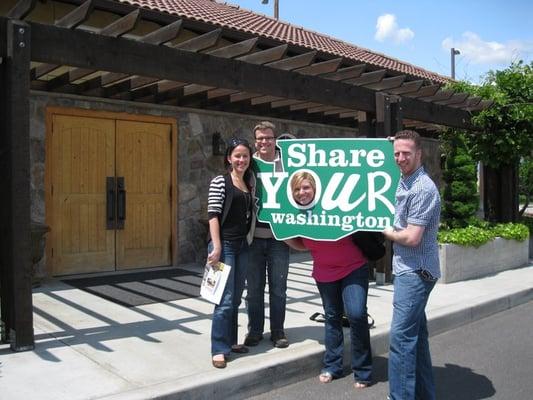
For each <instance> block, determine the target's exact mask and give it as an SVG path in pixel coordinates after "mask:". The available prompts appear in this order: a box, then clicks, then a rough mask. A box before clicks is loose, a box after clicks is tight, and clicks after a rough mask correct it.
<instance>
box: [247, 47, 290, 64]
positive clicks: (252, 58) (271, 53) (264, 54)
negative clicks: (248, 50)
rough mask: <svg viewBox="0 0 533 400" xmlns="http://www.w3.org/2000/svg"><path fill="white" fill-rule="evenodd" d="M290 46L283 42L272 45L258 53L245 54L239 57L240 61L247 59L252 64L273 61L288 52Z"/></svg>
mask: <svg viewBox="0 0 533 400" xmlns="http://www.w3.org/2000/svg"><path fill="white" fill-rule="evenodd" d="M288 47H289V46H288V45H286V44H282V45H281V46H277V47H272V48H271V49H267V50H262V51H258V52H256V53H252V54H247V55H245V56H242V57H239V58H237V60H239V61H246V62H247V63H250V64H259V65H262V64H266V63H269V62H272V61H276V60H279V59H281V58H282V57H283V56H284V55H285V53H286V52H287V48H288Z"/></svg>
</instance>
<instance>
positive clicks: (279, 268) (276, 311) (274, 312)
mask: <svg viewBox="0 0 533 400" xmlns="http://www.w3.org/2000/svg"><path fill="white" fill-rule="evenodd" d="M288 273H289V247H288V246H287V245H286V244H285V243H284V242H281V241H279V240H276V239H259V238H254V241H253V243H252V244H251V245H250V263H249V266H248V269H247V271H246V274H247V275H246V280H247V285H246V288H247V292H248V293H247V295H246V308H247V309H248V332H249V334H251V335H256V336H260V335H262V334H263V330H264V326H265V284H266V276H267V275H268V294H269V305H270V333H271V335H272V334H283V325H284V323H285V306H286V304H287V275H288Z"/></svg>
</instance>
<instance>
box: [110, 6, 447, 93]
mask: <svg viewBox="0 0 533 400" xmlns="http://www.w3.org/2000/svg"><path fill="white" fill-rule="evenodd" d="M116 1H118V2H120V3H128V4H130V5H134V6H138V7H143V8H148V9H152V10H157V11H161V12H166V13H169V14H174V15H177V16H179V17H182V18H185V19H190V20H196V21H201V22H205V23H209V24H213V25H216V26H219V27H224V28H228V29H233V30H236V31H241V32H245V33H249V34H252V35H256V36H261V37H265V38H271V39H274V40H279V41H280V42H283V43H289V44H293V45H297V46H301V47H304V48H308V49H313V50H319V51H322V52H324V53H328V54H331V55H334V56H338V57H339V56H340V57H344V58H346V59H350V60H354V61H357V62H362V63H366V64H369V65H374V66H377V67H381V68H386V69H388V70H391V71H396V72H399V73H403V74H408V75H411V76H414V77H417V78H422V79H427V80H430V81H432V82H434V83H446V82H448V81H449V80H450V79H449V78H448V77H445V76H442V75H439V74H437V73H434V72H431V71H428V70H425V69H423V68H420V67H417V66H415V65H413V64H409V63H407V62H404V61H400V60H398V59H395V58H392V57H389V56H387V55H384V54H380V53H377V52H374V51H371V50H368V49H365V48H362V47H358V46H355V45H353V44H350V43H346V42H344V41H342V40H339V39H336V38H333V37H330V36H327V35H323V34H321V33H317V32H313V31H310V30H307V29H305V28H302V27H300V26H296V25H292V24H289V23H287V22H283V21H278V20H275V19H273V18H271V17H269V16H266V15H262V14H258V13H254V12H252V11H250V10H247V9H243V8H240V7H239V6H236V5H233V4H230V3H227V2H220V1H217V0H116Z"/></svg>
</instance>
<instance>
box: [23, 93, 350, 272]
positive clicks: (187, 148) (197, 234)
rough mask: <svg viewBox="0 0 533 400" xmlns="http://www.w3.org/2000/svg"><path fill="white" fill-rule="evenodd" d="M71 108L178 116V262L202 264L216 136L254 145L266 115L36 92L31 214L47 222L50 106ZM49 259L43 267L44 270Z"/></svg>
mask: <svg viewBox="0 0 533 400" xmlns="http://www.w3.org/2000/svg"><path fill="white" fill-rule="evenodd" d="M47 107H70V108H78V109H87V110H97V111H109V112H117V113H129V114H139V115H151V116H161V117H171V118H175V119H176V121H177V126H178V157H177V158H178V165H177V167H176V168H177V177H178V221H177V226H178V234H177V243H176V249H177V264H178V265H179V264H186V263H194V262H201V261H202V260H203V259H204V258H205V252H206V241H205V238H206V236H207V225H206V219H207V215H206V209H207V191H208V187H209V182H210V181H211V179H212V178H213V177H214V176H215V175H217V174H220V173H222V172H223V156H214V155H213V149H212V135H213V133H215V132H219V133H220V134H221V136H222V137H223V138H224V139H228V138H230V137H231V136H239V137H244V138H246V139H248V140H250V142H251V143H253V134H252V132H251V130H252V128H253V126H254V125H255V124H256V123H257V122H258V121H260V120H262V118H260V117H253V116H244V115H239V114H229V113H217V112H211V111H209V112H207V111H202V110H192V109H184V108H177V107H170V106H154V105H142V104H138V105H137V104H132V103H129V102H122V101H114V100H101V99H98V100H87V98H84V97H78V96H66V95H60V94H58V95H54V94H49V93H41V92H32V95H31V101H30V113H31V114H30V115H31V121H30V140H31V154H30V157H31V166H32V167H31V203H32V209H31V216H32V219H34V220H36V221H38V222H45V220H46V216H45V188H44V174H45V158H46V154H45V136H46V121H45V116H46V108H47ZM272 122H274V123H275V124H276V125H277V127H278V132H279V133H280V134H281V133H291V134H293V135H295V136H297V137H300V138H312V137H344V138H349V137H354V136H355V135H356V134H357V131H356V130H355V129H350V128H342V127H331V126H326V125H320V124H310V123H305V122H294V121H286V120H272ZM44 262H45V260H42V261H41V264H40V265H39V267H38V272H40V273H41V274H42V273H43V271H44Z"/></svg>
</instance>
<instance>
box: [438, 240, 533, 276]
mask: <svg viewBox="0 0 533 400" xmlns="http://www.w3.org/2000/svg"><path fill="white" fill-rule="evenodd" d="M439 257H440V270H441V273H442V278H441V279H440V280H439V282H440V283H451V282H457V281H463V280H466V279H475V278H481V277H483V276H487V275H492V274H495V273H497V272H500V271H505V270H508V269H513V268H517V267H521V266H523V265H525V264H527V262H528V258H529V240H524V241H522V242H518V241H516V240H506V239H502V238H496V239H494V240H492V241H490V242H488V243H485V244H484V245H482V246H480V247H470V246H459V245H456V244H440V245H439Z"/></svg>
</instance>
